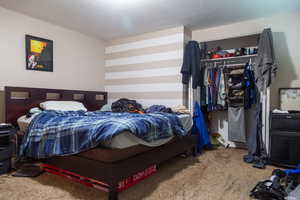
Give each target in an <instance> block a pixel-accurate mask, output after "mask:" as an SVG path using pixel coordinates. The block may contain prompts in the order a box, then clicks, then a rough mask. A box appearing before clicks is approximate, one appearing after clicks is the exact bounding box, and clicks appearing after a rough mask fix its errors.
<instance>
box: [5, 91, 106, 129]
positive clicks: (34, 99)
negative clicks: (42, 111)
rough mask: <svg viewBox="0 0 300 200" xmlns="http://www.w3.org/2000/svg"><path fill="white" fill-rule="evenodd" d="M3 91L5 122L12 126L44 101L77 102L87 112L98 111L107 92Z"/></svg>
mask: <svg viewBox="0 0 300 200" xmlns="http://www.w3.org/2000/svg"><path fill="white" fill-rule="evenodd" d="M4 91H5V121H6V123H12V124H14V125H16V124H17V119H18V118H19V117H20V116H22V115H25V114H26V113H27V112H28V111H29V109H30V108H33V107H39V104H40V103H42V102H44V101H49V100H55V101H79V102H81V103H83V104H84V106H85V107H86V108H87V109H88V110H89V111H95V110H99V109H100V108H101V107H102V106H103V105H105V104H106V103H107V92H95V91H81V90H60V89H46V88H25V87H4Z"/></svg>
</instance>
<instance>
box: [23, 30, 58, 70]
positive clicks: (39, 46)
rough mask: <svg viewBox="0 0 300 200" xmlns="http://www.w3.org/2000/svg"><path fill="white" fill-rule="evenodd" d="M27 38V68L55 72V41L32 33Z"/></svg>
mask: <svg viewBox="0 0 300 200" xmlns="http://www.w3.org/2000/svg"><path fill="white" fill-rule="evenodd" d="M25 40H26V69H27V70H38V71H47V72H53V41H52V40H47V39H43V38H39V37H35V36H31V35H26V36H25Z"/></svg>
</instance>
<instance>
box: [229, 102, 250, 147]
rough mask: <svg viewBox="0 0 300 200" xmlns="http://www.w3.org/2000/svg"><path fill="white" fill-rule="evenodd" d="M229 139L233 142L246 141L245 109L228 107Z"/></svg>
mask: <svg viewBox="0 0 300 200" xmlns="http://www.w3.org/2000/svg"><path fill="white" fill-rule="evenodd" d="M228 139H229V140H230V141H232V142H246V126H245V109H244V108H243V107H229V108H228Z"/></svg>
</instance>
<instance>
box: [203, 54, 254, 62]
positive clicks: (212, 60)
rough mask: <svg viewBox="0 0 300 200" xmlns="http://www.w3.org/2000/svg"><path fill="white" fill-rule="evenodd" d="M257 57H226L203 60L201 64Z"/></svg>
mask: <svg viewBox="0 0 300 200" xmlns="http://www.w3.org/2000/svg"><path fill="white" fill-rule="evenodd" d="M256 56H257V54H252V55H245V56H234V57H225V58H214V59H202V60H201V62H216V61H223V60H240V59H246V58H253V57H256Z"/></svg>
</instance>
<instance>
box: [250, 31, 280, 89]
mask: <svg viewBox="0 0 300 200" xmlns="http://www.w3.org/2000/svg"><path fill="white" fill-rule="evenodd" d="M254 71H255V78H256V80H255V81H256V85H257V87H258V89H259V91H261V92H262V91H264V90H265V87H269V86H270V84H271V82H272V79H273V78H274V77H275V76H276V71H277V65H275V53H274V47H273V36H272V31H271V29H270V28H268V29H264V30H263V32H262V33H261V35H260V39H259V43H258V56H257V59H256V61H255V69H254Z"/></svg>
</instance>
